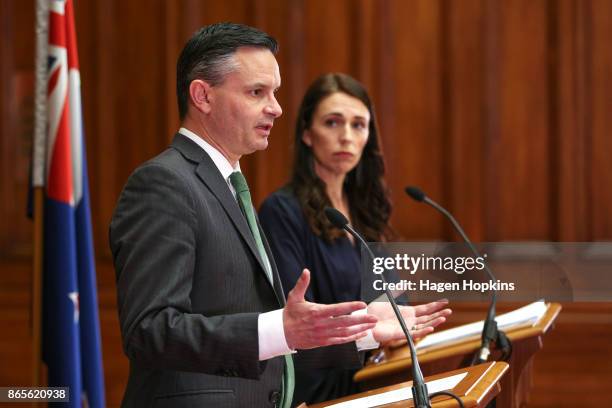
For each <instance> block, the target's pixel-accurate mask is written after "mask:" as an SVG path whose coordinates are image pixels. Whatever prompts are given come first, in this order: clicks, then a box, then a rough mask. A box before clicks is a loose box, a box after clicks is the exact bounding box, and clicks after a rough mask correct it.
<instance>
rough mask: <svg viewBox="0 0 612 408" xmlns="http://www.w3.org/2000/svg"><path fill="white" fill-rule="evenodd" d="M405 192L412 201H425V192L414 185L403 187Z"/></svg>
mask: <svg viewBox="0 0 612 408" xmlns="http://www.w3.org/2000/svg"><path fill="white" fill-rule="evenodd" d="M405 191H406V194H408V195H409V196H410V198H412V199H413V200H414V201H418V202H420V203H422V202H423V201H425V197H426V195H425V193H424V192H423V190H421V189H420V188H418V187H415V186H408V187H406V189H405Z"/></svg>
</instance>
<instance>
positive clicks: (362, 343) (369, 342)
mask: <svg viewBox="0 0 612 408" xmlns="http://www.w3.org/2000/svg"><path fill="white" fill-rule="evenodd" d="M367 312H368V309H367V308H366V309H361V310H356V311H354V312H353V313H351V315H364V314H366V313H367ZM355 345H356V346H357V350H358V351H364V350H373V349H375V348H378V346H380V343H379V342H377V341H376V340H375V339H374V333H372V329H370V330H368V331H367V334H366V335H365V337H362V338H360V339H357V340H355Z"/></svg>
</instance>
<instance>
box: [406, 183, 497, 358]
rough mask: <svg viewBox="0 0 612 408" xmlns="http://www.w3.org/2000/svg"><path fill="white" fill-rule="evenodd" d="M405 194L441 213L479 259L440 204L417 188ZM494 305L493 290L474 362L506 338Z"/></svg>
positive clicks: (486, 355)
mask: <svg viewBox="0 0 612 408" xmlns="http://www.w3.org/2000/svg"><path fill="white" fill-rule="evenodd" d="M406 194H408V196H410V198H412V199H413V200H415V201H418V202H424V203H426V204H429V205H430V206H432V207H433V208H435V209H436V210H438V211H439V212H441V213H442V214H443V215H444V216H445V217H446V218H447V219H449V220H450V222H451V223H452V224H453V227H454V228H455V231H457V232H458V233H459V235H461V238H462V239H463V241H464V242H465V243H466V244H467V245H468V247H469V248H470V251H472V254H474V256H475V257H477V258H478V257H481V255H480V253H479V252H478V250H477V249H476V248H475V247H474V245H473V244H472V241H470V239H469V238H468V236H467V235H466V234H465V231H463V228H461V226H460V225H459V223H458V222H457V220H456V219H455V217H453V215H452V214H451V213H450V212H448V211H447V210H446V209H445V208H444V207H442V206H441V205H440V204H438V203H436V202H435V201H433V200H432V199H430V198H429V197H427V196H426V195H425V193H424V192H423V191H422V190H421V189H419V188H418V187H406ZM484 269H485V271H486V273H487V275H489V278H490V279H491V280H493V281H495V280H496V279H495V276H494V275H493V272H491V269H489V267H488V266H487V263H486V262H485V263H484ZM496 304H497V291H496V290H493V291H492V295H491V303H490V304H489V310H488V312H487V318H486V319H485V322H484V326H483V328H482V336H481V339H482V342H481V347H480V351H479V352H478V354H477V355H476V356H475V357H474V360H475V361H474V362H477V363H484V362H485V361H487V359H488V358H489V354H491V349H490V344H491V342H492V341H495V339H496V338H497V337H498V335H501V336H503V338H504V339H505V338H506V336H505V334H503V333H502V332H498V330H497V322H496V321H495V306H496Z"/></svg>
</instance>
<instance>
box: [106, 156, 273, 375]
mask: <svg viewBox="0 0 612 408" xmlns="http://www.w3.org/2000/svg"><path fill="white" fill-rule="evenodd" d="M193 197H194V196H193V194H191V191H190V190H189V187H188V185H187V183H185V182H184V181H183V180H182V179H181V177H179V175H178V174H176V173H175V172H174V171H172V170H170V169H168V168H166V167H163V166H161V165H159V164H146V165H144V166H143V167H140V168H139V169H137V170H136V171H135V173H134V174H133V175H132V176H131V177H130V178H129V180H128V182H127V184H126V186H125V188H124V190H123V192H122V193H121V196H120V198H119V201H118V204H117V208H116V209H115V213H114V216H113V219H112V222H111V226H110V245H111V250H112V253H113V258H114V262H115V270H116V274H117V293H118V295H117V301H118V309H119V320H120V325H121V333H122V337H123V347H124V351H125V353H126V354H127V356H128V357H129V358H130V359H131V360H132V361H134V362H135V363H137V364H140V365H142V366H145V367H149V368H154V369H169V370H180V371H196V372H203V373H207V374H217V375H219V374H226V373H232V372H233V373H237V375H238V376H241V377H246V378H259V374H260V372H261V370H262V366H263V364H265V362H261V363H260V362H259V361H258V360H259V346H258V336H257V319H258V314H257V313H242V314H231V315H221V316H210V317H207V316H203V315H201V314H198V313H193V312H192V308H191V300H190V295H191V290H192V281H193V274H194V268H195V256H196V255H195V251H196V249H195V248H196V242H197V240H198V239H204V238H203V237H198V235H197V228H198V227H197V226H198V219H197V217H196V214H195V210H194V202H193Z"/></svg>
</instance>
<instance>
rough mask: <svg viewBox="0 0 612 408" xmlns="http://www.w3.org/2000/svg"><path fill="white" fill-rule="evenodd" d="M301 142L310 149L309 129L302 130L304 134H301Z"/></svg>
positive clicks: (310, 137)
mask: <svg viewBox="0 0 612 408" xmlns="http://www.w3.org/2000/svg"><path fill="white" fill-rule="evenodd" d="M302 142H304V144H305V145H306V146H309V147H312V136H311V134H310V130H309V129H304V133H302Z"/></svg>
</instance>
